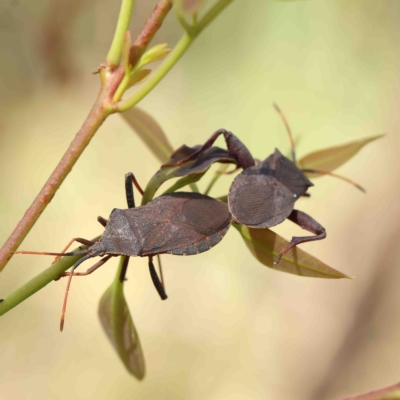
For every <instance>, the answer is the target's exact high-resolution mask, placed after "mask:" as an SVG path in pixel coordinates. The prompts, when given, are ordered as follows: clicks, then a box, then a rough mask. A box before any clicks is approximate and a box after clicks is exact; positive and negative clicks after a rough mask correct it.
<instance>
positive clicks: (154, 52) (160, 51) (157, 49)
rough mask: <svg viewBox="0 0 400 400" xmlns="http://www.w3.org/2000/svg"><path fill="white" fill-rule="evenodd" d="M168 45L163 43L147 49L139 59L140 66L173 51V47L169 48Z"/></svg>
mask: <svg viewBox="0 0 400 400" xmlns="http://www.w3.org/2000/svg"><path fill="white" fill-rule="evenodd" d="M167 46H168V44H167V43H161V44H157V45H155V46H153V47H152V48H151V49H150V50H148V51H146V53H144V54H143V56H142V57H141V59H140V61H139V68H141V67H144V66H145V65H147V64H150V63H152V62H154V61H158V60H161V59H162V58H164V57H165V56H166V55H167V54H168V53H169V52H170V51H171V49H168V48H167Z"/></svg>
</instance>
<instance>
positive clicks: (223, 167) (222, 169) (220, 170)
mask: <svg viewBox="0 0 400 400" xmlns="http://www.w3.org/2000/svg"><path fill="white" fill-rule="evenodd" d="M227 169H228V164H224V165H221V167H220V169H219V170H218V171H216V172H215V174H214V176H213V178H212V179H211V181H210V183H209V184H208V186H207V189H206V190H205V191H204V194H205V195H208V193H210V191H211V189H212V188H213V186H214V185H215V184H216V183H217V181H218V179H219V178H221V175H222V174H223V173H224V172H225V171H226V170H227Z"/></svg>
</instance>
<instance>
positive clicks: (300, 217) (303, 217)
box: [274, 210, 326, 265]
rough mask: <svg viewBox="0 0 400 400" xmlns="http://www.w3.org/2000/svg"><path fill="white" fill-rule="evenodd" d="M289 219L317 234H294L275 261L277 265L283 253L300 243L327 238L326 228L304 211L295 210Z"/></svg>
mask: <svg viewBox="0 0 400 400" xmlns="http://www.w3.org/2000/svg"><path fill="white" fill-rule="evenodd" d="M288 219H290V220H291V221H292V222H294V223H295V224H297V225H299V226H300V227H301V228H303V229H306V230H307V231H309V232H311V233H314V234H315V236H302V237H299V236H293V237H292V240H291V241H290V243H289V244H288V245H287V246H286V247H285V248H284V249H283V250H282V251H281V252H280V253H279V255H278V258H277V259H276V261H275V262H274V264H275V265H276V264H278V263H279V261H280V260H281V258H282V256H283V254H285V253H286V252H288V251H289V250H290V249H292V248H293V247H295V246H297V245H298V244H300V243H306V242H312V241H314V240H322V239H325V238H326V230H325V228H324V227H323V226H322V225H320V224H319V223H318V222H317V221H316V220H315V219H313V218H312V217H310V216H309V215H308V214H306V213H304V212H303V211H299V210H293V211H292V212H291V213H290V215H289V216H288Z"/></svg>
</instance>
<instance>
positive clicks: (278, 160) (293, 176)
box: [261, 149, 313, 196]
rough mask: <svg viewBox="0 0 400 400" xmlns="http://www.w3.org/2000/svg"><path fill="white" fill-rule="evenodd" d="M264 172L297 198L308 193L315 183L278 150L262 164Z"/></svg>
mask: <svg viewBox="0 0 400 400" xmlns="http://www.w3.org/2000/svg"><path fill="white" fill-rule="evenodd" d="M261 165H262V171H263V173H264V174H265V175H269V176H273V177H274V178H276V179H277V180H278V181H279V182H281V183H282V184H283V185H285V186H286V187H287V188H289V190H290V191H291V192H292V193H294V194H295V195H296V196H301V195H302V194H304V193H306V192H307V189H308V188H309V187H310V186H313V183H312V182H310V181H309V180H308V179H307V177H306V176H305V175H304V173H303V171H302V170H301V169H299V168H297V166H296V164H295V163H294V162H293V161H290V160H289V159H288V158H287V157H285V156H284V155H282V154H281V152H280V151H279V150H278V149H275V152H274V153H273V154H271V155H270V156H269V157H268V158H267V159H265V160H264V161H263V162H262V163H261Z"/></svg>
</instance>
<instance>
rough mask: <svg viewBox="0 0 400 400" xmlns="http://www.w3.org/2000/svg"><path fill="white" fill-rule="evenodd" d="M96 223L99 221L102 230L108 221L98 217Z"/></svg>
mask: <svg viewBox="0 0 400 400" xmlns="http://www.w3.org/2000/svg"><path fill="white" fill-rule="evenodd" d="M97 221H99V222H100V224H101V225H103V226H104V228H105V227H106V226H107V222H108V219H105V218H103V217H100V216H99V217H97Z"/></svg>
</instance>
